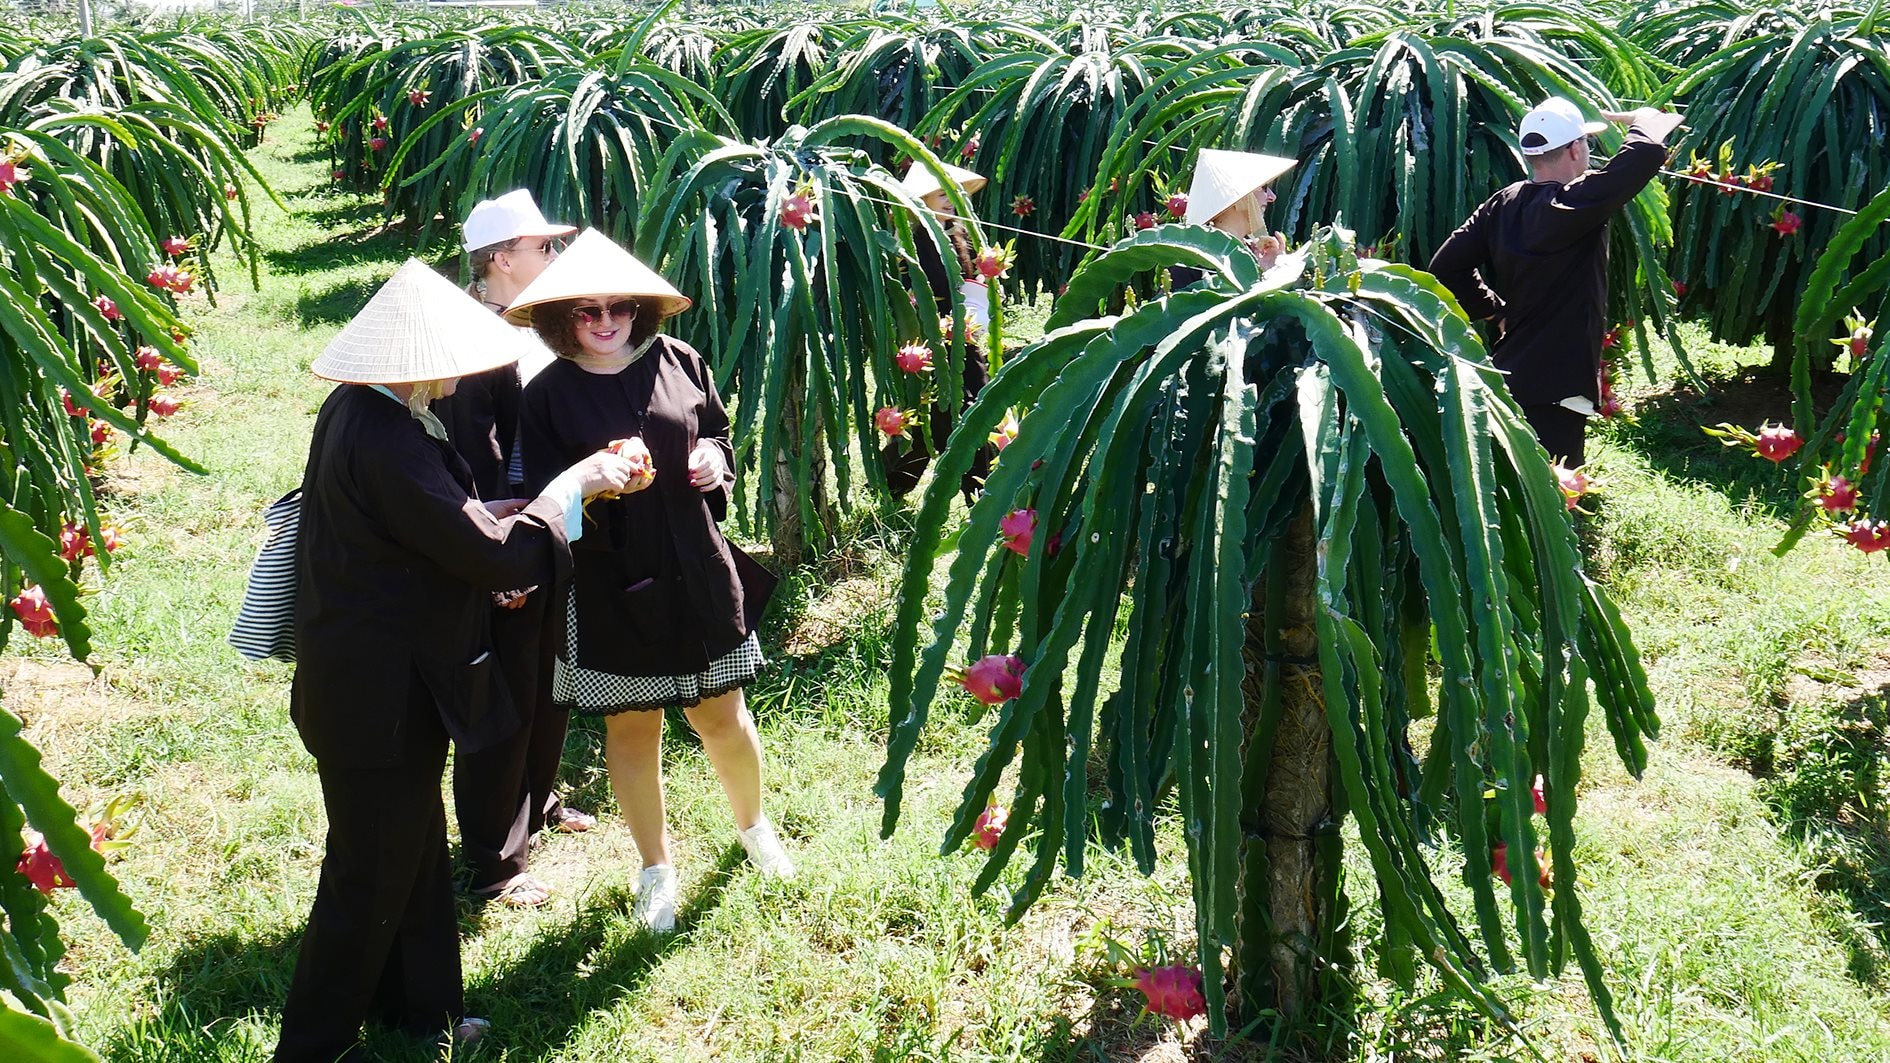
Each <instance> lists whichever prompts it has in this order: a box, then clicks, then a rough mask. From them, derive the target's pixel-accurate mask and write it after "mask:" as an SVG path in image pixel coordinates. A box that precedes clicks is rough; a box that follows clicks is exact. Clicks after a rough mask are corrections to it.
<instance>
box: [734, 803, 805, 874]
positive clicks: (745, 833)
mask: <svg viewBox="0 0 1890 1063" xmlns="http://www.w3.org/2000/svg"><path fill="white" fill-rule="evenodd" d="M735 833H736V835H737V836H739V837H740V838H741V840H742V848H744V849H746V850H748V862H749V863H751V864H753V865H755V867H757V868H759V869H760V871H761V873H762V874H763V875H766V876H767V877H769V878H793V877H794V861H792V860H790V859H788V854H787V850H786V849H783V848H781V839H779V838H777V837H775V836H774V824H772V823H769V822H768V817H766V816H763V817H761V818H760V819H759V820H757V821H756V822H755V825H754V826H752V827H750V828H748V829H747V830H738V831H736V832H735Z"/></svg>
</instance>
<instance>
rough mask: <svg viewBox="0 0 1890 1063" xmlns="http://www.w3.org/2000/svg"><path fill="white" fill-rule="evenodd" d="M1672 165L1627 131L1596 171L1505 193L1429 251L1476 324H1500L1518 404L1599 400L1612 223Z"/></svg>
mask: <svg viewBox="0 0 1890 1063" xmlns="http://www.w3.org/2000/svg"><path fill="white" fill-rule="evenodd" d="M1666 161H1667V149H1666V147H1664V146H1663V145H1662V144H1661V143H1660V142H1659V141H1657V140H1654V139H1652V138H1651V137H1649V136H1647V135H1646V134H1645V133H1643V132H1641V131H1640V130H1639V129H1638V128H1636V129H1630V130H1628V135H1627V142H1626V143H1625V144H1623V145H1622V147H1621V150H1620V151H1618V152H1616V153H1615V156H1614V158H1612V159H1610V160H1608V165H1606V166H1604V167H1602V168H1601V169H1599V170H1592V171H1590V172H1588V173H1586V174H1583V175H1582V176H1580V177H1578V178H1576V179H1575V180H1573V181H1570V182H1569V183H1568V184H1566V185H1564V184H1558V183H1557V182H1554V181H1518V182H1516V183H1515V184H1512V185H1510V186H1508V187H1507V188H1503V189H1501V190H1499V191H1498V192H1497V193H1496V194H1495V195H1493V196H1491V197H1490V198H1489V199H1488V200H1486V201H1485V202H1484V203H1483V205H1482V206H1480V207H1478V208H1477V209H1476V210H1475V212H1473V213H1472V214H1471V215H1470V218H1469V220H1467V221H1465V222H1464V223H1463V225H1462V226H1461V227H1459V228H1458V229H1457V231H1456V232H1453V233H1451V234H1450V236H1449V237H1448V238H1446V239H1445V240H1444V244H1443V246H1442V247H1439V248H1438V249H1437V254H1436V255H1434V256H1432V258H1431V267H1430V269H1431V272H1432V273H1434V274H1436V275H1437V279H1438V280H1440V281H1442V282H1443V283H1444V286H1445V287H1447V288H1449V289H1450V290H1451V293H1452V294H1454V295H1455V296H1456V297H1457V301H1458V302H1459V303H1461V304H1463V309H1464V312H1465V313H1466V314H1468V315H1469V316H1470V319H1471V320H1472V321H1481V320H1483V319H1485V318H1496V319H1498V320H1499V321H1500V322H1501V328H1502V335H1501V336H1500V337H1499V338H1498V339H1497V341H1496V344H1495V347H1494V349H1493V350H1492V351H1491V356H1492V359H1493V360H1494V361H1495V363H1496V367H1497V368H1498V369H1501V370H1503V371H1504V372H1506V373H1508V374H1509V392H1510V395H1511V396H1512V397H1514V398H1515V400H1516V401H1517V402H1518V403H1520V404H1521V405H1524V406H1529V405H1541V404H1547V403H1557V402H1561V401H1562V400H1563V399H1566V398H1572V397H1574V396H1576V395H1585V396H1587V397H1588V398H1589V399H1590V400H1591V401H1593V400H1598V399H1599V398H1600V397H1601V396H1600V382H1599V378H1598V376H1597V371H1598V370H1599V369H1600V367H1601V337H1602V333H1604V332H1605V331H1607V328H1608V325H1607V322H1606V321H1605V320H1603V319H1604V317H1605V316H1606V315H1607V313H1608V220H1609V219H1610V218H1612V217H1614V216H1615V214H1617V213H1619V212H1620V210H1621V208H1622V207H1623V206H1625V205H1626V204H1627V202H1628V201H1629V200H1631V199H1633V198H1634V197H1635V195H1637V194H1638V193H1639V192H1640V190H1641V189H1642V188H1644V187H1646V186H1647V182H1649V181H1651V180H1653V179H1654V175H1655V174H1657V173H1659V172H1660V167H1661V166H1662V164H1664V163H1665V162H1666Z"/></svg>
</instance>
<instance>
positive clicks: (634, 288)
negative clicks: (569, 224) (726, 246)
mask: <svg viewBox="0 0 1890 1063" xmlns="http://www.w3.org/2000/svg"><path fill="white" fill-rule="evenodd" d="M612 295H634V296H636V297H637V298H639V299H642V300H644V301H645V302H648V303H654V304H656V309H657V312H658V313H660V314H661V315H662V316H664V317H668V316H670V315H671V314H679V313H681V312H683V311H684V310H687V309H689V307H690V300H689V297H688V296H686V295H684V294H683V293H681V292H679V291H677V290H676V288H675V286H673V285H671V284H670V283H669V282H668V281H666V280H664V279H663V278H662V277H661V276H660V275H659V274H658V273H657V272H656V271H655V270H653V269H651V268H650V267H648V266H646V265H644V264H643V263H641V262H638V261H637V258H636V256H635V255H633V254H631V253H630V252H628V251H625V250H624V249H623V248H621V247H618V246H617V244H616V242H615V241H613V240H611V238H610V237H608V236H605V235H604V234H603V233H600V232H598V231H597V230H596V229H586V230H584V231H583V232H581V233H579V234H578V235H577V239H575V240H573V241H571V246H570V247H567V248H565V250H564V253H563V254H561V255H559V256H558V257H557V258H556V259H554V260H553V261H552V263H551V265H549V266H546V267H545V271H544V272H543V273H540V274H539V275H538V277H537V278H536V279H535V280H533V281H532V282H531V283H530V284H527V285H526V286H525V290H524V291H522V292H520V293H518V298H516V299H514V300H512V305H511V306H508V307H506V308H505V319H506V320H507V321H510V322H512V323H513V324H514V325H528V324H530V323H531V320H532V307H534V306H537V305H538V304H539V303H554V302H557V301H559V300H561V299H597V298H604V297H607V296H612Z"/></svg>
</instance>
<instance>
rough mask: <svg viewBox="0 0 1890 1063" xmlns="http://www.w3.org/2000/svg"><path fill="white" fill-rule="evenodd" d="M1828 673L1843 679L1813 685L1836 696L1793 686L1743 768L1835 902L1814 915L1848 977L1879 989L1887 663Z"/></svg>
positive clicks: (1887, 956) (1885, 851) (1886, 846)
mask: <svg viewBox="0 0 1890 1063" xmlns="http://www.w3.org/2000/svg"><path fill="white" fill-rule="evenodd" d="M1831 678H1833V679H1834V680H1836V681H1837V682H1841V683H1843V686H1842V687H1823V686H1822V684H1816V685H1817V686H1819V687H1820V688H1821V689H1822V690H1828V691H1829V692H1830V694H1831V695H1835V696H1821V694H1820V693H1819V692H1811V693H1805V692H1803V691H1804V688H1803V687H1801V688H1800V692H1799V693H1797V694H1795V696H1794V697H1793V699H1792V704H1791V705H1790V706H1788V707H1787V709H1786V710H1785V712H1784V713H1782V714H1781V715H1779V716H1777V717H1774V719H1776V720H1778V724H1777V730H1776V731H1774V732H1772V733H1769V734H1763V735H1760V736H1758V738H1759V739H1760V742H1761V750H1762V754H1763V755H1762V756H1761V757H1758V758H1756V762H1755V763H1754V764H1753V765H1752V766H1751V769H1752V770H1753V772H1754V774H1757V775H1759V776H1760V784H1759V791H1760V793H1761V795H1762V796H1763V797H1764V799H1765V801H1766V803H1767V804H1768V805H1769V806H1770V807H1771V808H1772V810H1773V813H1774V814H1775V815H1776V816H1777V817H1778V818H1779V820H1780V821H1781V822H1782V823H1783V825H1784V826H1785V828H1786V830H1787V832H1789V833H1790V834H1791V835H1792V837H1794V838H1796V839H1797V840H1798V841H1799V842H1801V843H1802V844H1803V845H1804V846H1805V849H1806V852H1807V855H1808V856H1809V857H1810V858H1811V861H1812V863H1813V865H1814V866H1815V867H1816V868H1817V869H1818V871H1817V880H1816V882H1817V886H1818V888H1819V889H1820V890H1822V891H1824V892H1825V893H1826V895H1827V896H1828V897H1829V899H1830V900H1831V901H1832V902H1833V903H1834V906H1835V907H1836V908H1837V909H1838V910H1835V911H1830V912H1827V913H1825V918H1823V919H1822V920H1821V921H1822V922H1824V923H1825V924H1826V925H1827V926H1828V927H1829V928H1830V929H1831V931H1832V933H1833V934H1834V936H1835V937H1836V938H1837V939H1838V941H1839V942H1840V943H1841V944H1842V945H1843V946H1844V948H1845V952H1846V954H1847V961H1848V966H1849V968H1850V974H1851V977H1853V978H1855V979H1857V980H1858V981H1859V982H1860V983H1862V984H1864V985H1866V986H1870V987H1873V988H1875V989H1877V990H1879V991H1881V990H1884V989H1886V988H1890V941H1887V940H1886V938H1885V930H1884V928H1885V927H1886V926H1890V809H1886V808H1885V807H1884V805H1883V802H1882V801H1880V800H1879V799H1878V798H1879V795H1881V794H1882V793H1883V792H1884V787H1885V785H1886V777H1887V776H1890V772H1886V769H1885V758H1886V756H1890V754H1887V753H1886V749H1887V748H1890V669H1874V670H1871V671H1867V672H1864V673H1860V674H1858V675H1845V676H1833V677H1831ZM1805 682H1806V683H1807V684H1808V685H1811V684H1814V681H1811V680H1807V681H1805Z"/></svg>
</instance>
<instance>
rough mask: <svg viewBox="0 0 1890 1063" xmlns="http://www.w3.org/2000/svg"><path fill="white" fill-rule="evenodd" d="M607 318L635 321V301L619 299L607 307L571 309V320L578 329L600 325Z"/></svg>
mask: <svg viewBox="0 0 1890 1063" xmlns="http://www.w3.org/2000/svg"><path fill="white" fill-rule="evenodd" d="M607 316H608V317H611V318H622V319H623V320H624V321H635V320H636V319H637V303H636V300H635V299H619V300H617V301H616V302H614V303H612V304H610V305H609V306H574V307H572V308H571V320H573V321H575V322H577V325H578V327H579V328H590V327H591V326H592V325H596V324H600V323H602V322H603V321H604V319H605V318H606V317H607Z"/></svg>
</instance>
